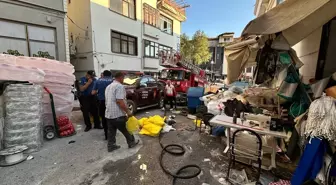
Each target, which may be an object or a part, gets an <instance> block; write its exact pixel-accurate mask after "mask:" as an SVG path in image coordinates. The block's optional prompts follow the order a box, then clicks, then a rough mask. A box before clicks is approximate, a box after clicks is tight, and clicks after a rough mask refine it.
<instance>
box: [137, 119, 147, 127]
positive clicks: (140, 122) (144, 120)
mask: <svg viewBox="0 0 336 185" xmlns="http://www.w3.org/2000/svg"><path fill="white" fill-rule="evenodd" d="M147 120H148V118H141V119H139V125H140V127H143V125H144V123H145V122H146V121H147Z"/></svg>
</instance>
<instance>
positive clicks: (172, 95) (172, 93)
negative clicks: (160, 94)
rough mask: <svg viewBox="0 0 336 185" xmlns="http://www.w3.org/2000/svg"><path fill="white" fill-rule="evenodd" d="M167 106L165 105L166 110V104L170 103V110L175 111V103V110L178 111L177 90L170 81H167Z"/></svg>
mask: <svg viewBox="0 0 336 185" xmlns="http://www.w3.org/2000/svg"><path fill="white" fill-rule="evenodd" d="M164 95H165V104H164V108H166V103H167V102H169V103H170V110H173V102H174V105H175V109H176V95H177V93H176V89H175V87H174V86H173V84H172V83H171V81H170V80H168V81H167V85H166V87H165V93H164Z"/></svg>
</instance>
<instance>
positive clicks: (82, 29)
mask: <svg viewBox="0 0 336 185" xmlns="http://www.w3.org/2000/svg"><path fill="white" fill-rule="evenodd" d="M65 16H67V18H68V19H69V20H70V21H71V22H72V23H73V24H74V25H75V26H77V27H78V28H79V29H81V30H83V31H87V29H84V28H82V27H80V26H78V25H77V24H76V23H75V21H73V20H72V19H71V18H70V17H69V16H68V15H67V14H65Z"/></svg>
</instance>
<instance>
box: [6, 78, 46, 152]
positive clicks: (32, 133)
mask: <svg viewBox="0 0 336 185" xmlns="http://www.w3.org/2000/svg"><path fill="white" fill-rule="evenodd" d="M42 92H43V88H42V86H41V85H32V84H10V85H8V86H7V87H6V89H5V92H4V94H3V97H4V104H5V126H4V132H3V133H4V138H3V141H4V148H9V147H13V146H16V145H26V146H27V147H28V150H27V152H35V151H39V150H40V148H41V147H42V144H43V133H42V126H43V119H42V112H43V107H42Z"/></svg>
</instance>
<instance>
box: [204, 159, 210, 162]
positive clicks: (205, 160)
mask: <svg viewBox="0 0 336 185" xmlns="http://www.w3.org/2000/svg"><path fill="white" fill-rule="evenodd" d="M210 161H211V160H210V159H208V158H205V159H204V160H203V162H210Z"/></svg>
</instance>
